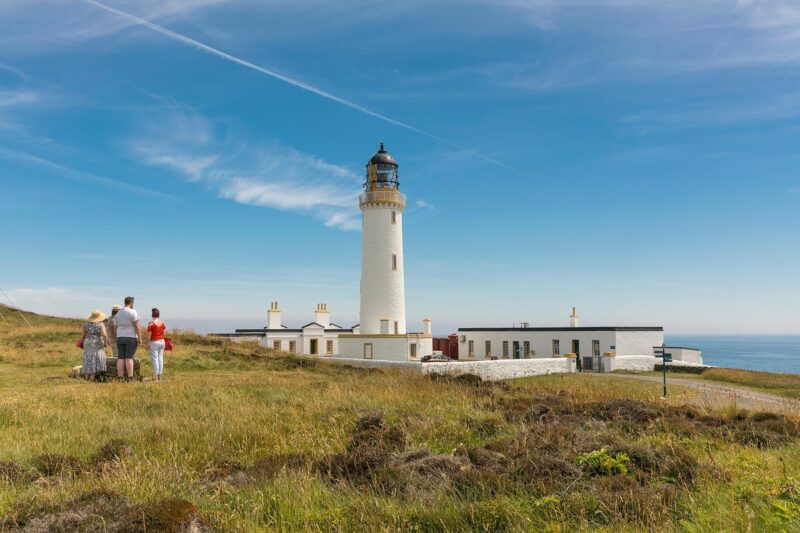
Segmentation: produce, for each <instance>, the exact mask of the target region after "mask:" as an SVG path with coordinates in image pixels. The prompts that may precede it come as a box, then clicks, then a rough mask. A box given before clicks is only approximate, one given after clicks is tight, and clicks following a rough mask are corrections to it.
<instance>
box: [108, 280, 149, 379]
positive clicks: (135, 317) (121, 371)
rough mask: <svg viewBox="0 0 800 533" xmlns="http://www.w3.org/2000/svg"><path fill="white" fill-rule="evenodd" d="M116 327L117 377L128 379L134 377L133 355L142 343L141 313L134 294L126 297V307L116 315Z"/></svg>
mask: <svg viewBox="0 0 800 533" xmlns="http://www.w3.org/2000/svg"><path fill="white" fill-rule="evenodd" d="M114 327H115V328H116V331H117V377H119V379H125V380H126V381H127V380H130V379H133V357H134V356H135V355H136V348H137V347H139V346H140V345H141V344H142V330H141V328H140V327H139V313H137V312H136V310H135V309H134V308H133V296H126V297H125V307H123V308H122V309H121V310H120V311H119V313H117V315H116V316H115V317H114Z"/></svg>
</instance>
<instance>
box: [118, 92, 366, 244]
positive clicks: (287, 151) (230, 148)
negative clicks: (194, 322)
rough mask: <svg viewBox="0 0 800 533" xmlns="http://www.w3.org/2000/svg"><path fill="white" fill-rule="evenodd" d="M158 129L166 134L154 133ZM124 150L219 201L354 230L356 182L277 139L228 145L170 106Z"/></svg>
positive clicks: (205, 122)
mask: <svg viewBox="0 0 800 533" xmlns="http://www.w3.org/2000/svg"><path fill="white" fill-rule="evenodd" d="M164 124H169V126H170V127H168V128H163V125H164ZM155 126H158V127H155ZM164 131H168V132H170V133H169V135H165V134H163V133H159V132H164ZM172 132H179V133H178V134H177V135H173V134H172ZM180 132H183V134H181V133H180ZM130 149H131V151H132V153H133V154H134V155H135V156H136V157H137V158H138V159H139V160H140V161H141V162H143V163H145V164H147V165H154V166H161V167H167V168H170V169H172V170H174V171H176V172H177V173H179V174H180V175H181V176H183V177H184V179H186V180H187V181H190V182H199V183H203V184H204V185H205V186H206V187H208V188H209V189H210V190H212V191H214V193H215V194H217V195H218V196H219V197H221V198H225V199H228V200H232V201H234V202H237V203H240V204H244V205H254V206H259V207H268V208H272V209H279V210H282V211H292V212H296V213H302V214H307V215H311V216H314V217H315V218H317V219H319V220H321V221H322V222H323V223H324V224H325V225H326V226H330V227H335V228H339V229H344V230H355V229H358V228H359V227H360V221H359V217H358V208H357V206H358V201H357V195H358V190H359V188H358V187H359V182H360V178H359V176H358V175H356V174H355V173H354V172H353V171H352V170H350V169H348V168H346V167H343V166H341V165H336V164H332V163H328V162H326V161H324V160H322V159H320V158H318V157H316V156H313V155H310V154H306V153H303V152H301V151H299V150H296V149H294V148H292V147H290V146H286V145H284V144H282V143H279V142H277V141H270V142H259V143H258V144H257V145H256V146H255V147H253V145H252V144H251V143H248V142H247V141H244V140H241V139H237V142H229V139H228V135H227V133H225V132H217V131H215V128H214V124H213V123H212V121H211V120H209V119H207V118H206V117H203V116H202V115H200V114H199V113H196V112H194V111H192V110H190V109H188V108H185V107H181V106H177V105H176V106H175V108H174V109H173V111H172V112H170V113H168V114H167V116H164V117H159V118H158V119H156V120H154V121H153V122H152V124H147V125H145V126H144V127H143V133H142V134H141V135H140V136H138V137H137V138H135V139H134V140H132V141H131V143H130Z"/></svg>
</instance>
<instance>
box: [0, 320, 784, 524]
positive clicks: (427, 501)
mask: <svg viewBox="0 0 800 533" xmlns="http://www.w3.org/2000/svg"><path fill="white" fill-rule="evenodd" d="M0 312H2V313H3V315H5V316H6V318H7V321H6V322H2V321H0V531H6V530H8V531H16V530H21V531H26V529H25V528H29V529H27V530H28V531H76V530H80V531H150V532H152V531H189V530H194V531H208V530H214V531H262V530H279V531H280V530H283V531H294V530H311V531H357V530H372V531H387V530H412V531H458V530H480V531H531V530H542V531H575V530H579V531H580V530H603V531H648V532H649V531H721V530H722V531H746V530H752V531H793V530H797V529H798V526H799V525H800V480H798V477H797V472H800V422H799V421H798V420H797V419H795V418H792V417H787V416H783V415H777V414H772V413H767V412H744V411H741V410H735V409H724V410H706V409H702V408H699V407H696V406H692V405H684V404H681V403H680V402H683V401H686V397H683V398H681V399H679V398H677V396H676V398H675V399H673V400H671V401H670V402H669V403H667V402H664V401H662V400H660V399H659V387H658V384H653V383H647V382H638V381H637V382H631V381H630V380H623V379H619V380H616V379H607V380H606V379H603V380H599V379H596V378H595V379H593V378H591V377H586V376H577V375H555V376H543V377H541V378H531V379H525V380H518V381H514V382H508V383H493V384H483V383H479V382H475V381H474V380H471V379H468V378H465V379H452V378H438V379H431V378H428V377H424V376H420V375H415V374H411V373H406V372H402V371H399V370H366V369H359V368H354V367H349V366H344V365H341V364H337V363H335V362H331V361H321V360H312V359H305V358H298V357H292V356H289V355H287V354H280V353H273V352H271V351H270V350H267V349H264V348H262V347H259V346H257V345H256V344H232V343H230V342H228V341H226V340H222V339H213V338H206V337H203V336H199V335H195V334H192V333H190V332H174V333H173V335H172V336H173V338H174V339H175V344H176V350H175V352H174V353H172V354H168V355H167V358H166V362H165V381H162V382H161V383H136V384H127V385H126V384H120V383H88V382H85V381H79V380H74V379H69V378H68V377H67V371H68V369H69V368H70V367H71V366H73V365H76V364H79V362H80V353H79V351H78V350H77V349H76V348H75V347H74V343H75V341H76V340H77V339H78V337H79V335H80V322H78V321H71V320H62V319H49V318H47V317H41V316H32V315H31V318H30V320H31V322H32V323H33V328H29V327H28V326H26V325H25V324H24V322H22V321H21V320H17V321H12V314H11V312H10V311H9V310H7V309H6V308H2V307H0ZM142 355H144V354H142ZM144 358H145V359H146V356H145V357H144ZM143 369H144V373H145V375H148V374H149V362H147V361H144V362H143ZM187 524H191V527H190V526H189V525H187ZM35 528H39V529H35ZM192 528H193V529H192Z"/></svg>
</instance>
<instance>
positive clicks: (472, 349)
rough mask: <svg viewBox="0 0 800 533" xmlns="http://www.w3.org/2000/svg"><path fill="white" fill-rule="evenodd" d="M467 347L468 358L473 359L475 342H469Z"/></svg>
mask: <svg viewBox="0 0 800 533" xmlns="http://www.w3.org/2000/svg"><path fill="white" fill-rule="evenodd" d="M468 346H469V356H470V357H475V341H469V343H468Z"/></svg>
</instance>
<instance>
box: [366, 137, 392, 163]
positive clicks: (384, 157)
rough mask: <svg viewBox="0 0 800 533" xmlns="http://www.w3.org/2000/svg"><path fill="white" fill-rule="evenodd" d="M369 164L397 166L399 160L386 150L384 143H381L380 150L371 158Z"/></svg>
mask: <svg viewBox="0 0 800 533" xmlns="http://www.w3.org/2000/svg"><path fill="white" fill-rule="evenodd" d="M367 165H394V166H397V161H395V160H394V157H392V156H390V155H389V153H388V152H387V151H386V150H384V148H383V143H381V147H380V148H378V151H377V152H375V155H373V156H372V158H371V159H370V160H369V162H368V163H367Z"/></svg>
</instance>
